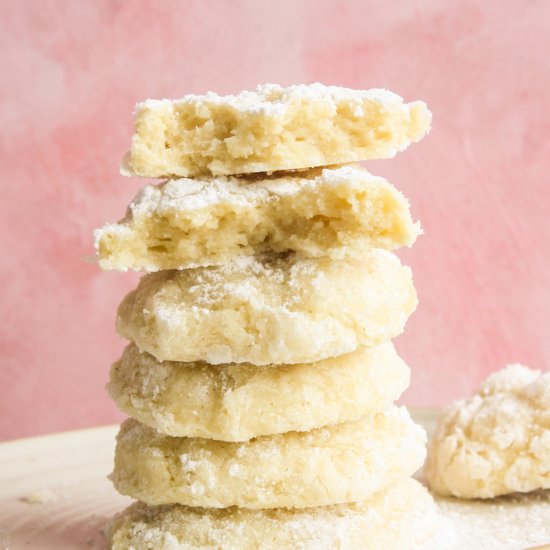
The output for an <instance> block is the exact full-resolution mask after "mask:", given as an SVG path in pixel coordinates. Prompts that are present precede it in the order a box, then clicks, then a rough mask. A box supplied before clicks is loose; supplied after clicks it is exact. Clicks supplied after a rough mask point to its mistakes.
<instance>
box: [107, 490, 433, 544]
mask: <svg viewBox="0 0 550 550" xmlns="http://www.w3.org/2000/svg"><path fill="white" fill-rule="evenodd" d="M438 526H439V517H438V514H437V509H436V506H435V504H434V502H433V500H432V498H431V496H430V494H429V493H428V491H426V489H425V488H424V487H423V486H422V485H420V483H418V482H417V481H415V480H413V479H404V480H402V481H400V482H398V483H396V484H395V485H393V486H392V487H390V488H389V489H388V490H387V491H384V492H381V493H377V494H376V495H374V496H373V497H371V498H370V499H369V500H365V501H361V502H357V503H353V504H339V505H333V506H321V507H317V508H306V509H301V510H300V509H299V510H291V509H275V510H248V509H244V508H235V507H233V508H226V509H223V510H213V509H204V508H190V507H187V506H181V505H171V506H170V505H168V506H154V507H151V506H147V505H146V504H142V503H135V504H133V505H132V506H130V507H129V508H127V509H126V510H125V511H123V512H121V513H120V514H118V515H117V516H116V517H115V518H114V519H113V521H112V523H111V524H110V526H109V538H110V540H111V545H112V546H111V548H112V550H153V549H154V550H212V549H223V550H286V549H289V550H290V549H299V550H325V549H326V550H336V549H342V550H365V549H368V550H419V549H420V548H422V547H423V546H422V544H423V543H425V542H427V541H429V540H430V539H432V538H433V537H434V535H435V534H436V533H437V530H438Z"/></svg>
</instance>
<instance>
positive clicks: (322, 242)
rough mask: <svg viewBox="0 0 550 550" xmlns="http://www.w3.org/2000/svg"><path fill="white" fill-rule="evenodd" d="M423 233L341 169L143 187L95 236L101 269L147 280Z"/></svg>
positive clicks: (387, 245) (389, 246)
mask: <svg viewBox="0 0 550 550" xmlns="http://www.w3.org/2000/svg"><path fill="white" fill-rule="evenodd" d="M419 232H420V226H419V224H417V223H416V224H415V223H414V222H413V220H412V218H411V214H410V212H409V205H408V202H407V199H406V198H405V197H404V196H403V195H402V194H401V193H400V192H399V191H397V189H395V187H393V186H392V185H391V184H389V183H388V182H387V181H386V180H384V179H383V178H379V177H376V176H373V175H371V174H369V173H368V172H367V171H366V170H364V169H362V168H360V167H358V166H343V167H339V168H333V169H329V168H327V169H323V170H310V171H307V172H296V173H289V174H286V175H284V176H280V175H279V176H276V177H275V176H272V177H267V176H264V177H262V178H260V179H258V178H257V177H256V178H251V177H247V178H245V177H241V178H237V177H223V176H222V177H217V178H203V179H200V180H191V179H178V180H168V181H167V182H164V183H163V184H161V185H159V186H156V185H147V186H145V187H144V188H143V189H142V190H141V191H140V192H139V193H138V195H137V197H136V198H135V199H134V201H133V202H132V203H131V204H130V206H129V207H128V211H127V215H126V217H125V218H124V219H123V220H122V221H120V222H119V223H116V224H108V225H106V226H105V227H103V228H101V229H98V230H96V232H95V238H96V248H97V251H98V257H99V265H100V266H101V267H102V268H103V269H117V270H119V271H126V270H127V269H134V270H137V271H148V272H151V271H159V270H162V269H184V268H189V267H197V266H207V265H216V264H223V263H227V262H229V261H230V260H232V259H233V258H235V257H236V256H247V255H248V256H251V255H256V254H262V253H266V252H275V253H280V252H287V251H296V252H300V253H302V254H304V255H305V256H309V257H323V256H329V257H332V258H338V259H341V258H344V257H349V256H353V257H362V256H364V255H365V253H366V252H367V251H368V250H369V249H370V248H383V249H386V250H394V249H396V248H399V247H401V246H410V245H412V244H413V243H414V241H415V239H416V237H417V236H418V234H419Z"/></svg>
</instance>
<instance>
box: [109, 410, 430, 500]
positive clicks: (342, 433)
mask: <svg viewBox="0 0 550 550" xmlns="http://www.w3.org/2000/svg"><path fill="white" fill-rule="evenodd" d="M424 458H425V432H424V430H423V428H421V427H420V426H417V425H416V424H414V422H413V421H412V420H411V418H410V417H409V414H408V412H407V410H406V409H405V408H404V407H396V406H395V405H394V406H392V408H390V409H387V410H386V411H384V412H380V413H376V414H375V415H372V416H368V417H366V418H364V419H362V420H358V421H355V422H347V423H343V424H337V425H335V426H329V427H325V428H319V429H316V430H312V431H310V432H288V433H285V434H279V435H271V436H264V437H259V438H257V439H252V440H250V441H247V442H245V443H228V442H225V441H214V440H212V439H202V438H185V437H170V436H167V435H161V434H159V433H158V432H155V430H153V429H151V428H149V427H147V426H144V425H143V424H140V423H139V422H137V421H136V420H133V419H130V420H126V421H125V422H124V423H123V424H122V427H121V429H120V432H119V435H118V437H117V446H116V452H115V467H114V471H113V473H112V475H111V479H112V481H113V483H114V485H115V488H116V489H117V491H118V492H119V493H121V494H123V495H128V496H130V497H132V498H135V499H136V500H140V501H142V502H145V503H147V504H185V505H187V506H199V507H204V508H225V507H229V506H239V507H241V508H281V507H291V508H304V507H309V506H322V505H328V504H338V503H343V502H354V501H359V500H364V499H366V498H368V497H370V496H371V495H373V494H374V493H376V492H378V491H382V490H384V489H386V488H387V487H389V486H390V485H392V484H393V483H396V482H397V481H399V480H401V479H403V478H405V477H407V476H410V475H412V474H413V473H414V472H415V471H416V470H417V469H418V468H419V467H420V466H421V465H422V463H423V461H424Z"/></svg>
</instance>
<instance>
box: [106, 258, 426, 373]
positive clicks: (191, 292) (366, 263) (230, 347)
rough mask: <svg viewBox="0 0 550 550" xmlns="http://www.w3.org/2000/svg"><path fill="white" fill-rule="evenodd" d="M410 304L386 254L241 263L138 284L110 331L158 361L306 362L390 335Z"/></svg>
mask: <svg viewBox="0 0 550 550" xmlns="http://www.w3.org/2000/svg"><path fill="white" fill-rule="evenodd" d="M416 303H417V300H416V293H415V290H414V286H413V282H412V275H411V271H410V269H409V268H407V267H404V266H402V265H401V263H400V262H399V260H398V258H397V257H396V256H395V255H393V254H392V253H391V252H386V251H384V250H376V249H375V250H373V251H371V252H370V253H369V254H367V255H366V256H365V258H363V259H361V260H345V261H344V260H331V259H328V258H311V259H304V258H299V257H296V256H294V255H290V256H285V257H271V256H270V257H264V258H253V257H245V258H237V259H236V260H234V261H233V262H231V263H229V264H226V265H222V266H214V267H201V268H195V269H187V270H184V271H159V272H157V273H152V274H149V275H145V276H144V277H142V279H141V281H140V283H139V286H138V287H137V289H136V290H134V291H132V292H130V294H128V295H127V296H126V298H125V299H124V300H123V302H122V304H121V305H120V307H119V310H118V322H117V328H118V331H119V333H120V334H121V335H122V336H124V337H125V338H128V339H129V340H132V341H133V342H135V343H136V345H137V346H138V348H139V349H140V350H141V351H146V352H148V353H150V354H151V355H153V356H155V357H156V358H157V359H159V360H161V361H181V362H192V361H206V362H208V363H211V364H219V363H252V364H255V365H266V364H286V363H313V362H315V361H319V360H321V359H326V358H328V357H335V356H337V355H342V354H344V353H349V352H351V351H355V350H356V349H357V348H359V347H363V346H365V347H368V346H374V345H377V344H380V343H382V342H385V341H388V340H390V339H391V338H393V337H394V336H397V335H398V334H400V333H401V332H402V331H403V328H404V326H405V323H406V320H407V318H408V317H409V315H410V314H411V313H412V312H413V310H414V309H415V307H416Z"/></svg>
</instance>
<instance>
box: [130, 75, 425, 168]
mask: <svg viewBox="0 0 550 550" xmlns="http://www.w3.org/2000/svg"><path fill="white" fill-rule="evenodd" d="M430 123H431V113H430V112H429V111H428V109H427V107H426V104H425V103H423V102H421V101H415V102H413V103H404V102H403V99H402V98H401V97H399V96H398V95H397V94H394V93H392V92H389V91H387V90H378V89H373V90H366V91H364V90H350V89H346V88H339V87H336V86H324V85H322V84H310V85H300V86H290V87H288V88H281V87H280V86H278V85H275V84H266V85H264V86H258V88H256V91H254V92H248V91H245V92H241V93H239V94H238V95H235V96H231V95H230V96H221V97H220V96H218V95H216V94H214V93H207V94H206V95H203V96H197V95H187V96H185V97H183V98H182V99H179V100H175V101H171V100H167V99H163V100H152V99H149V100H147V101H144V102H142V103H138V104H137V106H136V121H135V134H134V136H133V138H132V145H131V150H130V152H129V154H128V155H127V157H126V159H125V161H124V165H123V168H122V172H123V173H124V174H127V175H138V176H146V177H164V176H183V177H196V176H201V175H205V174H213V175H230V174H244V173H252V172H274V171H276V170H289V169H296V168H311V167H315V166H326V165H330V164H341V163H344V162H354V161H359V160H366V159H375V158H378V159H380V158H389V157H393V156H394V155H395V154H396V153H397V152H398V151H401V150H403V149H405V148H406V147H408V145H409V144H410V143H411V142H416V141H419V140H420V139H421V138H422V137H424V135H425V134H426V133H427V132H428V131H429V129H430Z"/></svg>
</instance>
